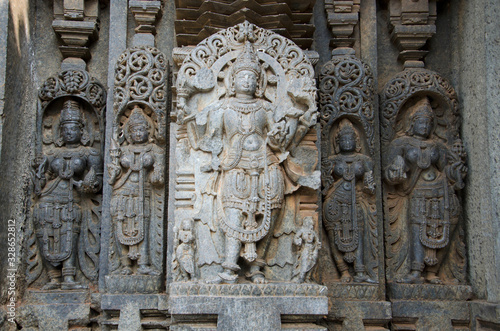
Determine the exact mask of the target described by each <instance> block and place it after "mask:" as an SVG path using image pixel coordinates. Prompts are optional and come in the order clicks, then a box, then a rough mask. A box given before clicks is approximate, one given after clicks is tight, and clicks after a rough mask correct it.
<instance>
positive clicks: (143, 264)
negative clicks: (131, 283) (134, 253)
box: [137, 218, 160, 276]
mask: <svg viewBox="0 0 500 331" xmlns="http://www.w3.org/2000/svg"><path fill="white" fill-rule="evenodd" d="M149 222H150V220H149V219H148V218H145V219H144V239H143V240H142V242H140V243H139V244H138V246H139V247H138V249H139V258H138V259H137V265H138V266H139V267H138V268H137V273H139V274H142V275H153V276H158V275H159V274H160V272H159V271H158V270H156V269H155V268H153V267H152V266H151V262H150V258H149V230H150V229H149Z"/></svg>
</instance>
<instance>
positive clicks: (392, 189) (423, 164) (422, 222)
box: [381, 69, 467, 284]
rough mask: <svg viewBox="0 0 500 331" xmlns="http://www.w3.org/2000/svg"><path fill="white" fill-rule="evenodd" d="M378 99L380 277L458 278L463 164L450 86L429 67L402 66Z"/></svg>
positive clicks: (461, 271)
mask: <svg viewBox="0 0 500 331" xmlns="http://www.w3.org/2000/svg"><path fill="white" fill-rule="evenodd" d="M381 102H382V115H383V116H382V144H383V146H382V147H383V150H384V153H385V156H386V157H385V160H384V177H385V183H386V184H385V185H386V190H385V191H386V196H385V203H386V255H387V259H386V263H387V273H388V275H389V277H388V278H389V279H390V280H393V281H397V282H400V283H416V284H418V283H423V282H424V281H427V282H430V283H432V284H443V283H452V284H453V283H464V282H465V269H466V260H465V245H464V242H463V237H464V234H463V228H462V225H461V222H460V220H461V201H460V196H459V194H458V193H459V191H460V190H461V189H463V187H464V185H465V184H464V177H465V175H466V172H467V168H466V166H465V158H466V153H465V151H464V147H463V145H462V142H461V140H460V136H459V125H460V117H459V109H458V101H457V97H456V94H455V91H454V89H453V88H452V87H451V85H450V84H449V83H448V82H447V81H446V80H445V79H444V78H443V77H441V76H440V75H438V74H437V73H434V72H432V71H429V70H425V69H411V70H410V69H407V70H405V71H403V72H402V73H400V74H398V75H397V76H396V77H394V78H393V79H392V80H391V81H390V82H389V83H388V84H387V85H386V86H385V88H384V91H383V94H382V97H381ZM423 276H425V277H423Z"/></svg>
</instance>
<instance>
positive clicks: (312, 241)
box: [292, 217, 321, 283]
mask: <svg viewBox="0 0 500 331" xmlns="http://www.w3.org/2000/svg"><path fill="white" fill-rule="evenodd" d="M293 242H294V244H295V245H297V246H299V247H301V249H300V254H299V258H298V259H297V263H295V270H294V273H293V274H294V275H293V276H294V277H293V279H292V280H293V281H294V282H297V283H303V282H305V281H306V282H310V281H311V269H312V268H313V267H314V265H315V264H316V260H317V259H318V251H319V249H320V248H321V242H320V241H319V237H318V235H317V234H316V231H314V220H313V218H312V217H306V218H304V224H303V226H302V228H301V229H300V230H299V232H297V233H296V234H295V237H294V238H293Z"/></svg>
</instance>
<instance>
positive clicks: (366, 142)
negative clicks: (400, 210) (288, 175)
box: [320, 51, 379, 283]
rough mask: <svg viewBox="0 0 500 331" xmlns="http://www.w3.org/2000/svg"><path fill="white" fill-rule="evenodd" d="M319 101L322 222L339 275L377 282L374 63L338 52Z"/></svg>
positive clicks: (324, 71)
mask: <svg viewBox="0 0 500 331" xmlns="http://www.w3.org/2000/svg"><path fill="white" fill-rule="evenodd" d="M352 53H354V52H353V51H352ZM320 104H321V123H322V152H323V160H322V180H323V195H324V200H323V225H324V227H325V230H326V232H327V235H328V241H329V246H330V250H331V254H332V257H333V260H334V261H335V265H336V267H337V270H338V273H339V280H340V281H341V282H344V283H348V282H352V281H354V282H357V283H361V282H368V283H376V282H378V272H377V270H378V259H379V257H378V225H377V210H376V206H375V189H376V184H375V178H374V161H373V155H374V150H375V137H374V121H375V117H374V112H375V111H374V108H375V107H374V91H373V76H372V73H371V70H370V68H369V66H368V65H367V64H365V63H364V62H362V61H360V60H359V59H357V58H356V57H355V56H354V55H343V56H333V58H332V60H331V61H329V62H328V63H326V64H325V65H324V66H323V68H322V70H321V75H320Z"/></svg>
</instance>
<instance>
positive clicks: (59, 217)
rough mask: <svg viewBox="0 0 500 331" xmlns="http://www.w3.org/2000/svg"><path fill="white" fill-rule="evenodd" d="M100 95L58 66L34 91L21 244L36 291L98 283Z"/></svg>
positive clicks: (81, 76) (91, 82)
mask: <svg viewBox="0 0 500 331" xmlns="http://www.w3.org/2000/svg"><path fill="white" fill-rule="evenodd" d="M105 100H106V95H105V91H104V88H103V86H102V85H101V84H100V83H99V82H97V81H96V80H95V79H94V78H92V77H90V76H89V74H88V73H87V72H86V71H82V70H68V71H62V72H61V73H60V74H59V75H58V76H57V77H51V78H49V79H47V81H45V83H44V85H43V86H42V88H41V89H40V91H39V106H38V109H39V110H38V118H37V140H36V158H35V160H33V163H32V165H33V169H32V181H33V192H34V201H33V210H32V218H31V221H32V222H31V223H30V224H29V226H28V243H27V244H28V247H27V250H28V261H27V263H28V265H27V282H28V284H33V286H34V287H35V288H37V287H39V286H41V289H43V290H55V289H61V290H78V289H84V288H87V287H88V284H89V282H94V281H96V280H97V276H98V269H99V251H100V226H101V195H100V192H101V188H102V175H103V164H102V149H103V125H104V124H103V111H104V106H105ZM44 270H45V272H44Z"/></svg>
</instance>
